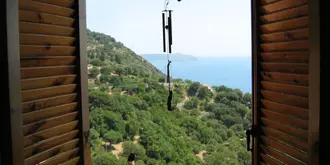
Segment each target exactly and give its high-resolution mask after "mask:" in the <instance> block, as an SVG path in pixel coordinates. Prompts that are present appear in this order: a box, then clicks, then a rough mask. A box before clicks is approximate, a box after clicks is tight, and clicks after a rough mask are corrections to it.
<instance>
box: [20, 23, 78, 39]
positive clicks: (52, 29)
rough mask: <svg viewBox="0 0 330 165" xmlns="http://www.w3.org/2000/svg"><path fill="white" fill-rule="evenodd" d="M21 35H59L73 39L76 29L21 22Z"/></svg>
mask: <svg viewBox="0 0 330 165" xmlns="http://www.w3.org/2000/svg"><path fill="white" fill-rule="evenodd" d="M19 25H20V28H19V30H20V33H32V34H45V35H58V36H67V37H71V36H73V35H74V28H70V27H64V26H57V25H48V24H40V23H31V22H20V23H19Z"/></svg>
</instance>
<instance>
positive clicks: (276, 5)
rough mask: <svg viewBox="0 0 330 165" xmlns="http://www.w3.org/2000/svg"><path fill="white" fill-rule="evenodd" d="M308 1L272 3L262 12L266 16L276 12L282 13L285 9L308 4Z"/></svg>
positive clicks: (297, 0)
mask: <svg viewBox="0 0 330 165" xmlns="http://www.w3.org/2000/svg"><path fill="white" fill-rule="evenodd" d="M307 3H308V0H282V1H278V2H275V3H271V4H268V5H265V6H263V7H261V11H262V12H264V13H265V14H267V13H272V12H276V11H281V10H284V9H289V8H293V7H296V6H300V5H304V4H307Z"/></svg>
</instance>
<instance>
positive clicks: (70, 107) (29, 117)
mask: <svg viewBox="0 0 330 165" xmlns="http://www.w3.org/2000/svg"><path fill="white" fill-rule="evenodd" d="M76 107H77V103H69V104H64V105H59V106H56V107H51V108H47V109H42V110H38V111H33V112H29V113H25V114H24V115H23V122H24V125H25V124H30V123H33V122H38V121H41V120H45V119H48V118H52V117H58V116H61V115H65V114H68V113H71V112H72V111H74V110H75V109H76Z"/></svg>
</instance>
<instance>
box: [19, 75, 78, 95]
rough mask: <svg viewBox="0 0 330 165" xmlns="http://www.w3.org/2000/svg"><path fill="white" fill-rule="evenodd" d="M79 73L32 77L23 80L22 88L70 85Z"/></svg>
mask: <svg viewBox="0 0 330 165" xmlns="http://www.w3.org/2000/svg"><path fill="white" fill-rule="evenodd" d="M76 77H77V75H74V74H73V75H64V76H52V77H45V78H31V79H24V80H21V89H22V90H23V91H24V90H29V89H38V88H47V87H51V86H59V85H68V84H72V83H74V81H75V79H76Z"/></svg>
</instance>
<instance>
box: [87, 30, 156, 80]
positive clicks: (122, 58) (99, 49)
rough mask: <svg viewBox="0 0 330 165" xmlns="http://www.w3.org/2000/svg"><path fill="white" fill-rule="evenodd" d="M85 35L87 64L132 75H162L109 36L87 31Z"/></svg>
mask: <svg viewBox="0 0 330 165" xmlns="http://www.w3.org/2000/svg"><path fill="white" fill-rule="evenodd" d="M87 35H88V42H87V50H88V62H89V64H91V65H93V66H104V67H109V68H112V69H114V70H115V69H117V70H123V71H127V72H128V74H133V75H137V74H138V73H139V74H140V75H141V76H150V75H152V76H160V75H161V74H162V73H161V72H160V71H159V70H158V69H157V68H156V67H154V66H153V65H152V64H150V63H149V62H148V61H146V60H144V59H143V58H142V57H141V56H139V55H137V54H135V53H134V52H133V51H132V50H130V49H129V48H127V47H125V46H124V45H123V44H122V43H121V42H117V41H116V40H115V39H114V38H112V37H111V36H107V35H105V34H102V33H97V32H92V31H90V30H87Z"/></svg>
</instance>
